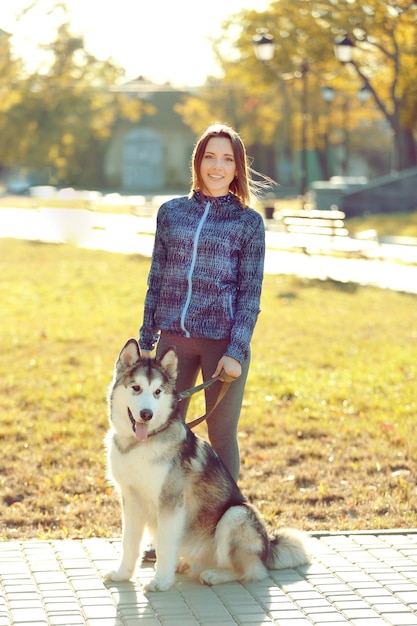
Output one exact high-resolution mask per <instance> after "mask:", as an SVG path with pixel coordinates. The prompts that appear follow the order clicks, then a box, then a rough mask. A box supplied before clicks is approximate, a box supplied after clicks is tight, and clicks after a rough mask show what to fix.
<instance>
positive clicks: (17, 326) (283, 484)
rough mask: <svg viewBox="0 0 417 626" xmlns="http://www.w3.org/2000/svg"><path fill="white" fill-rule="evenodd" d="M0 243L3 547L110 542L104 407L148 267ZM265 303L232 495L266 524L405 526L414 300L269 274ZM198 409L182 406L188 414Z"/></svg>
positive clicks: (112, 522) (410, 494)
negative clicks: (47, 541)
mask: <svg viewBox="0 0 417 626" xmlns="http://www.w3.org/2000/svg"><path fill="white" fill-rule="evenodd" d="M0 246H1V251H2V254H1V257H0V297H1V302H2V307H1V312H0V325H1V329H2V332H1V334H0V415H1V417H0V439H1V446H2V458H1V460H0V467H1V472H0V476H1V485H2V489H1V498H0V512H1V523H0V538H2V539H4V540H7V539H8V540H10V539H28V538H65V537H76V536H82V537H89V536H115V535H118V534H119V533H120V511H119V503H118V500H117V497H116V495H115V493H114V492H113V490H112V488H111V487H110V486H109V484H108V483H107V481H106V476H105V453H104V449H103V438H104V435H105V432H106V429H107V414H106V403H105V398H106V391H107V386H108V384H109V382H110V378H111V374H112V369H113V363H114V360H115V358H116V356H117V353H118V351H119V349H120V348H121V346H122V344H123V343H124V341H125V340H126V339H127V338H128V337H130V336H137V328H138V325H139V323H140V320H141V315H142V302H143V297H144V293H145V283H146V275H147V271H148V267H149V260H148V259H143V258H141V257H139V256H124V255H118V254H111V253H106V252H99V251H89V250H80V249H76V248H74V247H70V246H63V245H62V246H54V245H45V244H36V243H28V242H21V241H11V240H0ZM262 309H263V312H262V314H261V316H260V318H259V322H258V325H257V328H256V331H255V336H254V340H253V354H254V356H253V364H252V368H251V373H250V378H249V381H248V386H247V393H246V397H245V404H244V409H243V412H242V417H241V426H240V443H241V452H242V478H241V486H242V488H243V490H244V492H245V493H246V494H247V495H248V497H249V498H250V500H252V501H253V502H255V503H256V504H257V505H258V507H259V508H260V510H261V511H262V513H263V514H264V515H265V516H266V518H267V519H268V520H269V521H270V522H271V524H272V525H274V526H278V525H281V524H292V525H295V526H297V527H299V528H304V529H306V530H310V529H356V528H361V529H362V528H384V527H385V528H388V527H390V528H393V527H412V526H417V523H416V522H417V489H416V475H417V467H416V466H417V442H416V437H415V434H414V430H415V418H416V412H417V394H416V391H417V380H416V378H417V365H416V358H415V355H416V352H417V350H416V349H417V330H416V326H415V309H416V297H415V296H412V295H405V294H400V293H393V292H386V291H381V290H377V289H371V288H363V287H361V288H357V287H356V286H354V285H340V284H338V283H334V282H330V281H328V282H315V281H313V282H311V281H310V282H304V281H302V280H299V279H296V278H292V277H285V276H267V277H266V279H265V288H264V293H263V300H262ZM200 409H201V398H200V397H195V398H194V399H193V404H192V407H191V412H190V417H193V416H194V414H195V413H197V412H198V411H200ZM199 431H200V432H201V433H203V434H204V432H205V429H204V426H201V427H199Z"/></svg>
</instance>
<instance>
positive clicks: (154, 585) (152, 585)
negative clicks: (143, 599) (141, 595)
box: [145, 576, 174, 591]
mask: <svg viewBox="0 0 417 626" xmlns="http://www.w3.org/2000/svg"><path fill="white" fill-rule="evenodd" d="M173 584H174V578H171V577H165V578H163V577H161V576H155V577H154V578H152V580H150V581H149V582H148V584H147V585H146V587H145V591H168V589H171V587H172V585H173Z"/></svg>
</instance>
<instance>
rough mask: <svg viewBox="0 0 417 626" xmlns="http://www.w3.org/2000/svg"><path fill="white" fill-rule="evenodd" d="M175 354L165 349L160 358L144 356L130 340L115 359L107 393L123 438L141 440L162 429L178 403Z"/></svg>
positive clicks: (172, 349)
mask: <svg viewBox="0 0 417 626" xmlns="http://www.w3.org/2000/svg"><path fill="white" fill-rule="evenodd" d="M177 370H178V357H177V353H176V351H175V348H168V350H166V352H165V353H164V354H163V355H162V357H161V358H160V359H144V358H142V357H141V355H140V350H139V346H138V343H137V341H136V340H135V339H129V341H128V342H127V343H126V344H125V345H124V347H123V348H122V350H121V351H120V354H119V356H118V358H117V360H116V364H115V369H114V378H113V383H112V386H111V389H110V394H109V404H110V419H111V421H112V423H113V426H114V428H115V430H116V432H117V433H118V434H119V435H120V436H122V437H132V438H135V439H136V440H137V441H144V440H146V439H147V437H148V436H150V435H152V434H153V433H155V432H158V431H160V430H163V429H164V428H165V427H166V426H167V424H168V422H169V420H170V417H171V416H172V414H173V411H174V409H175V407H176V404H177V402H178V397H177V394H176V392H175V381H176V378H177Z"/></svg>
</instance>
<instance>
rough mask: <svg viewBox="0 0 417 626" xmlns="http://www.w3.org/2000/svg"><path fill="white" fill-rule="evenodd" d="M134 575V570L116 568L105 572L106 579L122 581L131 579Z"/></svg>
mask: <svg viewBox="0 0 417 626" xmlns="http://www.w3.org/2000/svg"><path fill="white" fill-rule="evenodd" d="M131 577H132V572H129V571H128V570H124V569H120V568H119V569H117V570H116V569H115V570H112V571H111V572H107V573H106V574H104V580H108V581H113V582H115V583H116V582H121V581H123V580H130V579H131Z"/></svg>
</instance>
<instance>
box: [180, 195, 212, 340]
mask: <svg viewBox="0 0 417 626" xmlns="http://www.w3.org/2000/svg"><path fill="white" fill-rule="evenodd" d="M209 209H210V200H209V201H208V202H207V204H206V208H205V209H204V213H203V216H202V218H201V220H200V222H199V224H198V226H197V230H196V232H195V236H194V243H193V254H192V257H191V264H190V269H189V270H188V275H187V283H188V288H187V298H186V300H185V304H184V307H183V309H182V312H181V328H182V330H183V331H184V332H185V336H186V337H187V338H188V339H189V338H190V333H189V331H188V330H187V329H186V327H185V316H186V315H187V311H188V307H189V306H190V302H191V296H192V293H193V273H194V268H195V264H196V262H197V248H198V240H199V238H200V233H201V230H202V228H203V226H204V222H205V221H206V219H207V215H208V212H209Z"/></svg>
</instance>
